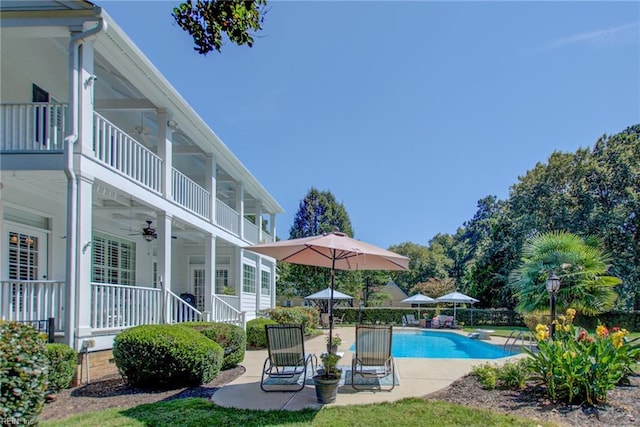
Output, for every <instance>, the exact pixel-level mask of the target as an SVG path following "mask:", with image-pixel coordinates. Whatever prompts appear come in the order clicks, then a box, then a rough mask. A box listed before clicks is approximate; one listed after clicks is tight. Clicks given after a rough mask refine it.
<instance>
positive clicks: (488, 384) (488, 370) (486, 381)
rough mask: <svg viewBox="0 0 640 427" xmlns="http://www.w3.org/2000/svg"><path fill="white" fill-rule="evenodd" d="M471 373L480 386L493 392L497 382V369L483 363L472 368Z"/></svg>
mask: <svg viewBox="0 0 640 427" xmlns="http://www.w3.org/2000/svg"><path fill="white" fill-rule="evenodd" d="M471 373H472V374H473V375H475V376H476V378H478V381H480V384H482V386H483V387H484V388H486V389H487V390H493V389H494V388H496V383H497V381H498V368H497V367H496V366H494V365H491V364H489V363H485V364H482V365H479V366H474V367H473V369H472V370H471Z"/></svg>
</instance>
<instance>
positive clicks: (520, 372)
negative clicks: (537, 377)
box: [497, 359, 529, 390]
mask: <svg viewBox="0 0 640 427" xmlns="http://www.w3.org/2000/svg"><path fill="white" fill-rule="evenodd" d="M497 374H498V382H499V384H500V386H501V387H502V388H507V389H511V390H521V389H523V388H524V386H525V385H526V383H527V379H528V377H529V360H528V359H519V360H518V361H515V362H506V363H505V364H504V365H502V366H501V367H499V368H498V371H497Z"/></svg>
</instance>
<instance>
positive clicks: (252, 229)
mask: <svg viewBox="0 0 640 427" xmlns="http://www.w3.org/2000/svg"><path fill="white" fill-rule="evenodd" d="M243 220H244V236H243V237H244V239H245V240H247V241H249V242H251V243H258V226H257V225H255V224H254V223H252V222H251V221H249V220H248V219H246V218H243Z"/></svg>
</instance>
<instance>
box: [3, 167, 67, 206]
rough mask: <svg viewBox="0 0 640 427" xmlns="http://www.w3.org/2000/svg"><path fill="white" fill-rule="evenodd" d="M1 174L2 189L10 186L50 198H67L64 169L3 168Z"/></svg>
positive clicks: (57, 199)
mask: <svg viewBox="0 0 640 427" xmlns="http://www.w3.org/2000/svg"><path fill="white" fill-rule="evenodd" d="M1 176H2V181H1V182H0V190H2V188H3V187H4V186H7V187H9V186H10V187H15V188H19V189H20V191H27V192H29V193H33V194H37V195H38V196H41V197H45V198H47V199H50V200H56V201H59V200H66V199H67V178H66V176H65V175H64V172H62V171H41V170H40V171H39V170H24V171H23V170H9V171H7V170H3V171H2V175H1Z"/></svg>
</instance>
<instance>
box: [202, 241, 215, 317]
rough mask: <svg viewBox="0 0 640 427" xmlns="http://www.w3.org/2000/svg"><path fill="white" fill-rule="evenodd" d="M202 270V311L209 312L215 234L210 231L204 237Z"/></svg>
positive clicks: (211, 293)
mask: <svg viewBox="0 0 640 427" xmlns="http://www.w3.org/2000/svg"><path fill="white" fill-rule="evenodd" d="M204 271H205V272H204V311H206V312H208V313H211V312H212V310H213V305H212V304H211V299H212V297H213V294H214V293H215V290H216V289H215V283H216V282H215V280H216V236H214V235H213V234H210V233H207V234H206V235H205V237H204ZM212 320H213V321H214V322H215V321H216V320H217V319H212Z"/></svg>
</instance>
